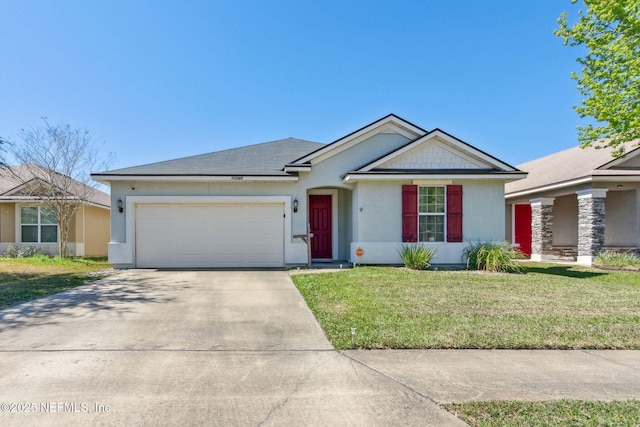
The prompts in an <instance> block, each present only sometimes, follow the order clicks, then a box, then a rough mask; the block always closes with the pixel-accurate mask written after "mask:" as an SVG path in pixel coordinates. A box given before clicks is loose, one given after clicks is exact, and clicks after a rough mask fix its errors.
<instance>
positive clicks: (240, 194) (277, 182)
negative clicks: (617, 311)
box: [92, 114, 525, 268]
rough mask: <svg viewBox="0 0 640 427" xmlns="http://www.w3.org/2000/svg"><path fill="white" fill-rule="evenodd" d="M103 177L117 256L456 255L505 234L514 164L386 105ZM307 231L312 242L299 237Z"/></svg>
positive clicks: (149, 261)
mask: <svg viewBox="0 0 640 427" xmlns="http://www.w3.org/2000/svg"><path fill="white" fill-rule="evenodd" d="M92 176H93V178H94V179H96V180H97V181H99V182H102V183H104V184H108V185H110V186H111V201H112V203H113V205H114V206H122V208H120V209H114V210H113V211H112V212H111V242H110V243H109V261H110V262H111V263H113V264H114V265H115V266H116V267H118V268H130V267H138V268H159V267H175V268H198V267H203V268H207V267H214V268H215V267H280V268H282V267H284V266H287V265H296V264H306V263H307V262H308V253H310V256H311V258H312V259H313V260H314V261H331V260H333V261H336V260H344V261H351V262H353V263H357V264H399V263H401V259H400V256H399V254H398V250H399V249H400V248H401V247H402V245H403V243H405V244H406V243H414V242H415V243H418V244H425V245H428V246H430V247H434V248H436V250H437V253H436V256H435V258H434V260H433V262H434V263H436V264H438V263H439V264H460V263H464V262H465V260H464V259H463V258H462V254H463V250H464V248H465V247H466V246H467V244H468V241H472V240H503V239H504V238H505V234H504V230H505V224H504V213H503V206H504V183H505V182H508V181H511V180H515V179H520V178H523V177H524V176H525V174H524V173H523V172H521V171H520V170H518V169H516V168H514V167H512V166H510V165H508V164H506V163H504V162H502V161H500V160H498V159H497V158H495V157H493V156H491V155H489V154H487V153H485V152H483V151H481V150H479V149H478V148H475V147H473V146H471V145H469V144H467V143H465V142H463V141H461V140H460V139H458V138H456V137H454V136H452V135H450V134H448V133H446V132H444V131H442V130H440V129H435V130H432V131H426V130H424V129H422V128H420V127H418V126H416V125H414V124H412V123H410V122H408V121H406V120H404V119H402V118H400V117H398V116H395V115H393V114H390V115H388V116H386V117H383V118H381V119H379V120H376V121H375V122H373V123H371V124H368V125H366V126H364V127H362V128H360V129H358V130H356V131H354V132H351V133H349V134H348V135H346V136H344V137H342V138H340V139H338V140H336V141H334V142H332V143H330V144H322V143H317V142H310V141H305V140H300V139H294V138H288V139H282V140H277V141H272V142H266V143H262V144H256V145H250V146H245V147H240V148H235V149H229V150H224V151H218V152H213V153H209V154H202V155H198V156H193V157H186V158H182V159H176V160H168V161H165V162H159V163H153V164H147V165H142V166H133V167H128V168H124V169H118V170H111V171H106V172H101V173H95V174H93V175H92ZM308 232H310V233H311V234H312V236H313V237H312V238H311V239H310V242H311V245H310V248H308V247H307V244H306V243H305V239H304V238H305V237H306V236H307V234H308Z"/></svg>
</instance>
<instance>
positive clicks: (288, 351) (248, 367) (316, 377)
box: [0, 270, 464, 426]
mask: <svg viewBox="0 0 640 427" xmlns="http://www.w3.org/2000/svg"><path fill="white" fill-rule="evenodd" d="M0 381H2V384H3V387H2V388H0V404H2V412H0V425H242V426H245V425H334V424H340V425H364V424H366V425H464V424H463V423H462V422H461V421H459V420H458V419H456V418H455V417H454V416H453V415H451V414H449V413H447V412H446V411H444V410H442V409H440V408H439V407H438V406H437V405H436V404H434V403H433V401H431V400H430V399H429V398H427V397H426V396H424V395H422V394H420V393H419V392H415V391H412V390H411V389H409V388H407V387H404V386H402V385H401V384H399V383H398V382H396V381H394V380H392V379H391V378H389V377H388V376H385V375H381V374H379V373H377V372H376V371H374V370H371V369H369V368H368V367H366V366H364V365H363V364H361V363H358V362H357V361H354V360H352V359H350V358H347V357H344V356H342V355H341V354H339V353H338V352H335V351H334V350H333V349H332V347H331V345H330V343H329V342H328V341H327V339H326V338H325V336H324V333H323V331H322V329H321V328H320V326H319V325H318V323H317V322H316V320H315V318H314V317H313V315H312V314H311V312H310V310H309V309H308V307H307V306H306V304H305V302H304V301H303V299H302V297H301V296H300V294H299V293H298V291H297V289H296V288H295V286H294V285H293V283H292V281H291V279H290V278H289V276H288V274H287V273H286V272H283V271H241V272H236V271H154V270H130V271H125V272H120V273H118V274H116V275H114V276H112V277H109V278H106V279H103V280H101V281H99V282H96V283H94V284H91V285H87V286H83V287H80V288H76V289H73V290H70V291H67V292H63V293H61V294H57V295H53V296H50V297H47V298H43V299H40V300H36V301H33V302H30V303H26V304H22V305H20V306H17V307H14V308H11V309H8V310H4V311H1V312H0Z"/></svg>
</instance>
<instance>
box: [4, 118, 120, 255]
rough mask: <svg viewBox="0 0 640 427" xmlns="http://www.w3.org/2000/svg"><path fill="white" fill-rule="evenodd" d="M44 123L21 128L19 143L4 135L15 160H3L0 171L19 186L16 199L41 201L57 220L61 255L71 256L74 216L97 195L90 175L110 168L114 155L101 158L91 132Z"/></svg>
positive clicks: (8, 149)
mask: <svg viewBox="0 0 640 427" xmlns="http://www.w3.org/2000/svg"><path fill="white" fill-rule="evenodd" d="M43 121H44V126H43V127H34V128H30V129H22V130H21V132H20V139H21V140H22V141H21V142H19V143H17V142H13V141H9V140H7V139H1V138H0V142H1V143H2V146H3V148H4V151H5V154H7V155H8V157H10V158H11V159H12V160H13V161H15V162H16V163H17V165H15V166H9V165H8V164H7V163H6V161H5V160H4V159H3V161H2V165H1V166H2V167H1V169H0V175H3V176H6V177H9V178H11V179H13V180H14V181H15V182H16V183H17V184H18V194H17V196H18V197H24V198H25V200H34V199H35V200H38V202H39V205H40V206H41V207H42V208H43V209H44V210H45V211H46V212H47V213H48V214H49V215H51V216H52V217H53V218H54V219H55V221H56V223H57V224H58V226H59V227H60V229H59V236H60V239H59V241H58V246H59V253H60V256H62V257H68V256H69V248H68V241H69V240H68V238H69V231H70V228H71V225H72V220H73V218H74V215H75V213H76V211H77V210H78V208H79V207H80V206H82V205H84V204H88V203H90V202H92V201H93V200H95V198H96V197H97V195H98V194H99V192H98V190H97V187H98V185H99V184H98V183H97V182H95V181H93V180H92V179H91V176H90V174H91V172H92V171H93V170H94V168H95V167H99V168H100V169H102V168H104V169H108V164H109V162H110V157H108V158H107V160H105V161H100V160H99V159H100V157H99V156H98V154H99V147H97V146H96V144H95V143H94V141H93V139H92V137H91V136H90V134H89V131H88V130H84V129H74V128H72V127H71V126H70V125H68V124H64V123H63V124H59V125H51V124H50V123H49V122H48V121H47V119H43ZM3 157H4V156H3Z"/></svg>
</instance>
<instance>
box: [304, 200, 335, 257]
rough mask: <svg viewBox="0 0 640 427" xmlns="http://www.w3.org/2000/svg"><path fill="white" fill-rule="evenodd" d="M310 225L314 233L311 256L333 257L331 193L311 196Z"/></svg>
mask: <svg viewBox="0 0 640 427" xmlns="http://www.w3.org/2000/svg"><path fill="white" fill-rule="evenodd" d="M309 225H310V228H311V233H313V238H312V239H311V258H332V257H333V254H332V251H331V248H332V242H331V195H324V194H322V195H321V194H312V195H310V196H309Z"/></svg>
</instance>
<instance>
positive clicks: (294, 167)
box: [284, 164, 311, 173]
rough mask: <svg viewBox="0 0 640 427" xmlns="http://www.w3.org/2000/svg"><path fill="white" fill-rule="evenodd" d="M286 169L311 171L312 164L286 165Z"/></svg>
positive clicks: (290, 170)
mask: <svg viewBox="0 0 640 427" xmlns="http://www.w3.org/2000/svg"><path fill="white" fill-rule="evenodd" d="M284 171H285V172H287V173H289V172H310V171H311V165H307V164H305V165H285V167H284Z"/></svg>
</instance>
